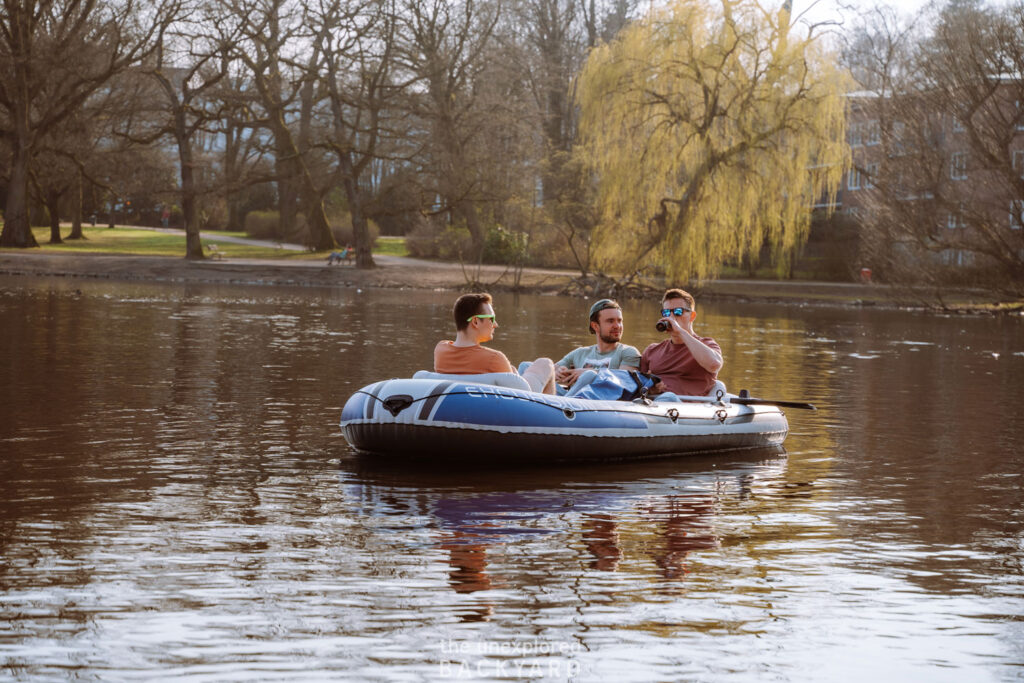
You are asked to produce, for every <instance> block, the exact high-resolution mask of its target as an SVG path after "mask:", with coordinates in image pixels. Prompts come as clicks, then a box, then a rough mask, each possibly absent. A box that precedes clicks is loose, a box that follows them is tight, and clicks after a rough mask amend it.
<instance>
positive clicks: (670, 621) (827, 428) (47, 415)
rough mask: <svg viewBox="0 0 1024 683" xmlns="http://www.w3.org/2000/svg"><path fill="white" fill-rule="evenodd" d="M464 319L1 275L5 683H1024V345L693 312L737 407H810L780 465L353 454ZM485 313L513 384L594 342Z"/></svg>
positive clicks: (745, 310) (372, 294)
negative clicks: (495, 324) (358, 400)
mask: <svg viewBox="0 0 1024 683" xmlns="http://www.w3.org/2000/svg"><path fill="white" fill-rule="evenodd" d="M451 299H452V297H451V295H450V294H447V293H445V294H436V293H429V292H401V291H363V292H358V291H354V290H338V291H328V290H321V289H311V288H310V289H303V288H292V289H275V288H269V287H255V288H240V287H239V288H234V287H213V286H200V287H191V286H173V285H168V286H151V285H145V284H139V285H128V284H110V283H95V282H86V281H62V280H45V279H40V280H32V279H27V278H19V279H13V278H7V279H0V391H2V393H0V678H9V679H15V680H22V679H24V680H65V679H68V678H75V679H82V680H126V679H127V680H154V679H159V680H189V681H206V680H216V681H223V680H242V681H252V680H273V681H278V680H303V681H305V680H339V679H351V680H438V679H440V680H444V679H446V678H461V679H463V680H481V679H483V680H488V679H506V680H508V679H542V678H543V679H552V680H564V679H567V678H573V679H575V680H595V681H596V680H614V681H633V680H635V681H647V680H696V681H702V680H703V681H720V680H737V681H760V680H765V679H770V680H849V679H851V678H854V679H861V678H865V677H867V676H874V677H875V678H876V679H877V680H927V681H935V680H949V681H963V680H972V681H980V680H1011V679H1016V678H1019V677H1020V676H1021V675H1022V673H1021V672H1022V671H1024V616H1022V615H1024V449H1022V448H1021V444H1022V442H1024V425H1022V420H1021V405H1024V321H1021V320H1020V319H990V318H968V317H942V316H935V315H926V314H918V313H909V312H895V311H875V310H871V309H853V310H850V309H833V308H813V307H805V308H795V307H789V308H785V307H776V306H767V305H765V306H756V305H739V304H736V305H725V304H720V305H708V306H702V307H701V308H700V317H699V318H698V331H699V332H702V333H704V334H707V335H710V336H713V337H715V338H716V339H717V340H718V341H719V342H720V344H721V346H722V349H723V351H724V355H725V358H726V366H725V369H724V370H723V372H722V378H723V379H724V380H725V381H726V383H727V384H728V385H729V386H730V388H731V389H733V390H737V389H740V388H747V389H750V390H751V393H752V394H754V395H755V396H765V397H773V398H784V399H791V400H801V401H811V402H813V403H815V404H817V405H818V406H819V407H820V410H819V412H817V413H809V412H803V411H789V412H788V417H789V420H790V426H791V430H792V431H791V433H790V436H789V438H788V440H787V442H786V446H785V451H769V452H761V451H758V452H749V453H732V454H722V455H717V456H699V457H682V458H674V459H667V460H659V461H655V462H645V463H640V464H605V465H590V466H586V467H573V468H565V467H551V468H536V467H534V468H530V469H520V470H504V471H500V472H495V471H488V470H486V469H483V470H475V471H465V470H452V469H444V470H443V469H426V470H424V469H422V468H421V469H417V470H412V469H410V468H408V467H402V466H395V465H386V464H380V463H374V462H371V461H367V460H366V459H361V458H357V457H355V456H354V455H353V453H352V452H351V451H350V449H349V448H348V446H347V444H346V443H345V441H344V439H343V437H342V436H341V434H340V431H339V429H338V427H337V422H338V418H339V414H340V409H341V405H342V403H343V402H344V400H345V399H346V398H347V397H348V396H349V395H350V394H351V393H352V392H353V391H355V390H356V389H358V388H360V387H361V386H363V385H365V384H368V383H370V382H372V381H375V380H378V379H381V378H385V377H398V376H408V375H410V374H411V373H412V372H413V371H415V370H417V369H420V368H425V367H427V366H429V364H430V362H431V349H432V347H433V344H434V342H435V341H436V340H437V339H440V338H450V336H451V333H450V331H449V328H450V323H449V321H448V319H449V313H448V311H449V307H450V304H451ZM656 308H657V302H649V303H648V302H645V303H643V304H641V303H631V304H629V305H627V306H626V307H625V319H626V324H627V333H626V337H627V341H629V342H631V343H633V344H634V345H636V346H639V347H641V348H642V347H643V346H644V345H646V344H647V343H649V342H651V341H654V340H655V339H657V338H658V335H657V333H656V332H655V331H654V329H653V323H654V321H655V320H656V311H655V309H656ZM496 309H497V313H498V320H499V322H500V324H501V327H500V329H499V331H498V336H497V338H496V339H495V341H494V342H493V345H494V346H495V347H496V348H499V349H501V350H502V351H504V352H505V353H506V354H508V355H509V357H510V358H512V359H513V360H514V361H518V360H524V359H532V358H534V357H536V356H540V355H549V356H554V357H555V358H556V359H557V358H558V357H560V356H561V355H562V354H563V353H564V352H566V351H568V350H569V349H570V348H571V347H572V346H574V345H576V344H582V343H590V342H589V339H590V338H589V336H588V335H587V333H586V315H585V310H586V304H585V303H583V302H580V301H575V300H570V299H561V298H555V297H527V296H523V297H519V298H513V297H511V296H500V297H498V298H497V300H496ZM409 447H410V449H414V448H415V444H414V443H413V444H410V445H409ZM480 459H481V462H486V459H487V454H486V453H481V454H480Z"/></svg>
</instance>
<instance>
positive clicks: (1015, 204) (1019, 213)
mask: <svg viewBox="0 0 1024 683" xmlns="http://www.w3.org/2000/svg"><path fill="white" fill-rule="evenodd" d="M1022 227H1024V199H1014V200H1013V201H1011V202H1010V228H1011V229H1012V230H1020V229H1021V228H1022Z"/></svg>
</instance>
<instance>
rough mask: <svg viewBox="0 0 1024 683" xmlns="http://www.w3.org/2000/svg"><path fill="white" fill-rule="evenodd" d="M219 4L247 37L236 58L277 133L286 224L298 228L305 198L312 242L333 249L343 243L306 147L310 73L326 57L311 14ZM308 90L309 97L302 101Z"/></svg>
mask: <svg viewBox="0 0 1024 683" xmlns="http://www.w3.org/2000/svg"><path fill="white" fill-rule="evenodd" d="M218 2H219V3H220V6H221V7H222V9H223V10H224V14H223V21H230V22H231V23H232V24H233V25H234V26H235V27H236V30H237V31H238V32H239V33H240V35H241V40H240V42H239V43H238V44H237V47H236V50H235V52H234V55H233V56H234V58H235V59H237V60H238V61H239V62H240V63H241V64H243V65H244V66H245V68H246V76H245V78H246V79H247V81H248V86H249V87H251V89H252V91H253V93H254V94H255V95H256V97H257V98H258V101H259V103H260V105H261V107H262V109H263V115H262V116H261V117H260V118H259V123H260V124H262V125H264V126H265V127H266V129H267V130H269V131H270V133H271V135H272V136H273V140H274V155H275V164H276V167H277V172H276V176H277V177H276V180H277V186H278V203H279V207H280V220H281V224H282V228H283V229H284V230H285V231H290V230H291V229H293V226H294V225H295V221H296V216H297V213H298V210H299V205H300V202H301V204H302V209H303V213H304V214H305V218H306V225H307V228H308V229H309V233H310V235H309V240H310V246H311V247H313V248H315V249H318V250H327V249H333V248H335V247H336V246H337V242H335V240H334V237H333V235H332V234H331V231H330V227H329V225H328V223H327V216H326V213H325V211H324V202H323V196H324V192H325V188H323V187H321V186H319V185H318V183H317V179H316V177H315V173H314V170H313V169H311V167H310V158H309V157H308V156H307V153H308V152H309V150H308V149H303V145H302V142H303V138H304V137H305V135H304V134H303V133H302V130H303V127H304V126H306V125H308V117H309V116H311V115H312V113H313V106H312V104H313V102H312V100H311V99H309V98H310V97H312V95H311V91H310V90H309V88H310V87H311V86H310V74H311V72H312V71H314V70H315V69H316V68H317V65H318V64H320V63H321V60H322V55H321V54H320V53H319V48H318V46H317V45H316V43H315V42H313V37H314V36H313V34H312V32H311V31H310V30H309V28H308V27H307V26H306V25H305V13H304V12H303V11H302V7H301V6H300V4H299V3H297V2H295V1H294V0H218ZM303 55H305V58H303ZM304 93H305V97H306V99H305V100H304V101H303V102H300V99H302V98H303V96H304ZM297 107H298V110H297ZM296 121H298V125H297V126H296ZM296 127H297V128H298V132H297V131H296V130H295V128H296Z"/></svg>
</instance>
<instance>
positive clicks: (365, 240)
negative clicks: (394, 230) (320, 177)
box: [340, 153, 377, 268]
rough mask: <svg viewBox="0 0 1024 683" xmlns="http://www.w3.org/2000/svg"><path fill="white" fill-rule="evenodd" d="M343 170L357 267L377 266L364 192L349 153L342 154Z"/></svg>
mask: <svg viewBox="0 0 1024 683" xmlns="http://www.w3.org/2000/svg"><path fill="white" fill-rule="evenodd" d="M340 163H341V170H342V182H341V184H342V186H343V187H344V188H345V199H347V200H348V210H349V213H350V214H351V215H352V239H354V240H355V244H354V245H353V246H354V247H355V249H356V267H357V268H376V267H377V264H376V263H375V262H374V260H373V245H372V244H370V228H369V226H368V225H367V223H366V216H365V215H364V214H363V198H362V192H360V191H359V183H358V182H357V180H358V179H357V178H356V174H355V169H354V167H353V164H352V157H351V156H350V154H349V153H345V154H342V155H340Z"/></svg>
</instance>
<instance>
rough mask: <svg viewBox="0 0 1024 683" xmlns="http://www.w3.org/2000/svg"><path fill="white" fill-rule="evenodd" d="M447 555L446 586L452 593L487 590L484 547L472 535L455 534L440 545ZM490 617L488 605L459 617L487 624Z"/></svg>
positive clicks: (480, 606) (478, 605)
mask: <svg viewBox="0 0 1024 683" xmlns="http://www.w3.org/2000/svg"><path fill="white" fill-rule="evenodd" d="M441 548H442V549H443V550H447V551H448V565H449V566H450V567H451V568H452V570H451V571H450V572H448V585H450V586H451V587H452V590H454V591H455V592H456V593H465V594H470V593H476V592H479V591H488V590H490V589H491V576H490V574H488V573H487V544H486V543H484V542H482V539H481V538H480V537H479V536H477V535H476V534H472V533H469V534H467V533H463V532H461V531H456V532H455V535H454V537H453V538H451V539H450V540H449V541H448V542H446V543H444V544H442V545H441ZM493 615H494V605H493V604H492V603H490V602H488V601H483V602H480V603H478V604H476V605H473V606H472V609H471V610H470V611H469V612H465V613H463V614H462V615H461V617H462V620H463V621H470V622H474V621H488V620H489V619H490V618H491V617H492V616H493Z"/></svg>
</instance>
